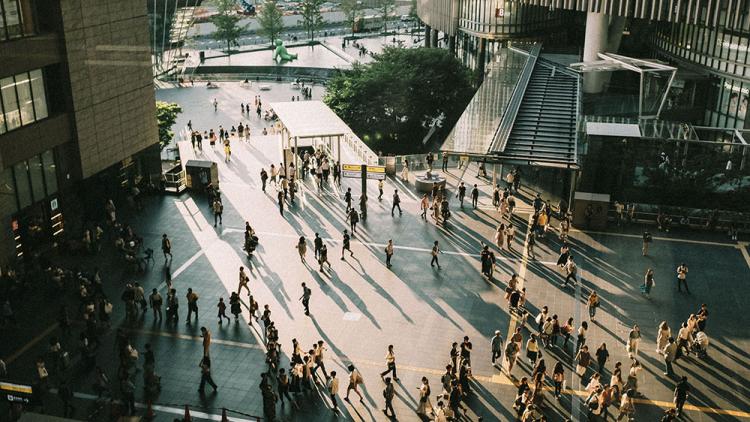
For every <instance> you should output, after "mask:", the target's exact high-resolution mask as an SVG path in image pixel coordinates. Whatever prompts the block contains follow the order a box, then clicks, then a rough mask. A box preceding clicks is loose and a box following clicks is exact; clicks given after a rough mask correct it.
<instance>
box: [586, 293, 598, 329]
mask: <svg viewBox="0 0 750 422" xmlns="http://www.w3.org/2000/svg"><path fill="white" fill-rule="evenodd" d="M586 307H587V308H588V310H589V319H590V320H591V322H594V321H596V309H597V308H598V307H599V295H597V294H596V290H592V291H591V294H589V298H588V300H587V301H586Z"/></svg>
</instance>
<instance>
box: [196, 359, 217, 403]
mask: <svg viewBox="0 0 750 422" xmlns="http://www.w3.org/2000/svg"><path fill="white" fill-rule="evenodd" d="M199 366H200V368H201V383H200V386H198V393H200V394H204V393H205V387H206V383H208V385H210V386H211V387H212V388H213V389H214V393H215V392H216V390H218V387H217V386H216V383H215V382H214V379H213V378H212V377H211V358H209V357H208V356H203V359H201V363H200V365H199Z"/></svg>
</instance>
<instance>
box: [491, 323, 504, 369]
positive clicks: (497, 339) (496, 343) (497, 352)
mask: <svg viewBox="0 0 750 422" xmlns="http://www.w3.org/2000/svg"><path fill="white" fill-rule="evenodd" d="M490 351H491V352H492V359H491V361H492V365H493V366H494V365H495V361H496V360H497V359H500V358H501V357H502V355H503V338H502V336H501V335H500V330H495V335H494V336H493V337H492V340H490Z"/></svg>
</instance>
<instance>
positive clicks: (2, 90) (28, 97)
mask: <svg viewBox="0 0 750 422" xmlns="http://www.w3.org/2000/svg"><path fill="white" fill-rule="evenodd" d="M0 1H2V0H0ZM48 115H49V113H48V111H47V97H46V93H45V89H44V76H43V72H42V70H41V69H36V70H32V71H31V72H24V73H21V74H18V75H15V76H8V77H7V78H2V79H0V134H3V133H5V132H8V131H11V130H14V129H18V128H19V127H21V126H25V125H29V124H31V123H34V122H36V121H38V120H41V119H44V118H46V117H47V116H48Z"/></svg>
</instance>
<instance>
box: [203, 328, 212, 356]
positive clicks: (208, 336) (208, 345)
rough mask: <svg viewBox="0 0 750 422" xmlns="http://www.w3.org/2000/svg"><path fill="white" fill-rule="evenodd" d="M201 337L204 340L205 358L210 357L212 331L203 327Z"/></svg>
mask: <svg viewBox="0 0 750 422" xmlns="http://www.w3.org/2000/svg"><path fill="white" fill-rule="evenodd" d="M201 337H202V338H203V356H209V354H210V351H211V331H209V330H208V328H206V327H201ZM209 365H210V364H209Z"/></svg>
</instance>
